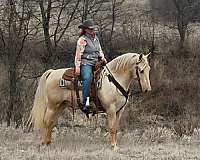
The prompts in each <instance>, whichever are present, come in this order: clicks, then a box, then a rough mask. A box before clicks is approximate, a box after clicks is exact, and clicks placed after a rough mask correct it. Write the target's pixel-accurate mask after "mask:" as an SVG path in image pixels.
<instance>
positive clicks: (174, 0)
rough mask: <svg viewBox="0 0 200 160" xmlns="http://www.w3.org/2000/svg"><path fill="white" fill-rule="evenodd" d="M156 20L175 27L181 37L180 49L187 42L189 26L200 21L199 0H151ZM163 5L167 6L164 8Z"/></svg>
mask: <svg viewBox="0 0 200 160" xmlns="http://www.w3.org/2000/svg"><path fill="white" fill-rule="evenodd" d="M150 4H151V7H152V9H153V11H154V13H155V16H156V19H158V21H160V20H161V21H162V22H169V25H174V26H175V28H176V29H177V30H178V32H179V35H180V43H179V47H180V48H182V47H183V46H184V42H185V35H186V31H187V28H188V24H189V23H191V22H194V21H199V18H198V17H199V15H200V1H198V0H169V1H165V0H150ZM163 4H165V5H164V6H163Z"/></svg>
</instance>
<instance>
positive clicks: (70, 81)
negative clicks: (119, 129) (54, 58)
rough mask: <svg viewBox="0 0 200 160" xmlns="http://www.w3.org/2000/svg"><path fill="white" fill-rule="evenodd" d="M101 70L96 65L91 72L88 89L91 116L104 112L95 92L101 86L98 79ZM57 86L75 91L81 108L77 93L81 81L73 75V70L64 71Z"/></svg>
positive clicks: (99, 66)
mask: <svg viewBox="0 0 200 160" xmlns="http://www.w3.org/2000/svg"><path fill="white" fill-rule="evenodd" d="M102 69H103V67H102V66H101V65H99V64H98V67H97V65H96V66H95V69H94V71H93V80H92V84H91V89H90V100H91V103H92V104H93V105H91V106H92V108H91V113H93V114H96V113H102V112H103V113H104V112H105V109H104V108H103V106H102V105H101V103H100V100H99V98H98V95H97V91H98V89H100V88H101V84H102V81H101V78H100V73H101V71H102ZM59 86H60V87H61V88H63V89H70V90H75V92H76V98H77V102H78V105H79V107H82V104H81V102H80V95H79V91H80V90H82V81H81V77H77V76H76V75H75V68H69V69H66V71H65V72H64V74H63V76H62V78H61V80H60V83H59Z"/></svg>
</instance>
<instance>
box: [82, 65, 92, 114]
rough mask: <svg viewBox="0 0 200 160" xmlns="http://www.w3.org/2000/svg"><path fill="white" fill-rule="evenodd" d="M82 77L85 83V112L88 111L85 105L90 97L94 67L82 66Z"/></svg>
mask: <svg viewBox="0 0 200 160" xmlns="http://www.w3.org/2000/svg"><path fill="white" fill-rule="evenodd" d="M81 77H82V81H83V90H82V93H83V106H84V108H83V109H84V110H87V109H88V108H87V106H86V105H85V103H86V100H87V97H89V96H90V87H91V82H92V66H90V65H81Z"/></svg>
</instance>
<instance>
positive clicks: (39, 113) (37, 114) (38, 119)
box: [29, 69, 53, 129]
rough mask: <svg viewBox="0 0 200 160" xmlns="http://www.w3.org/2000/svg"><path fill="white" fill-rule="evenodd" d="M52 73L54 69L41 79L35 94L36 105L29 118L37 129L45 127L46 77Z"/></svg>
mask: <svg viewBox="0 0 200 160" xmlns="http://www.w3.org/2000/svg"><path fill="white" fill-rule="evenodd" d="M52 71H53V70H52V69H50V70H47V71H46V72H45V73H44V74H43V75H42V76H41V77H40V81H39V84H38V87H37V90H36V93H35V99H34V104H33V108H32V110H31V113H30V117H29V120H31V121H30V123H31V124H33V125H34V128H35V129H41V128H44V127H45V124H44V121H43V119H44V115H45V111H46V79H47V78H46V77H47V76H48V75H49V74H50V73H51V72H52ZM29 125H30V124H29Z"/></svg>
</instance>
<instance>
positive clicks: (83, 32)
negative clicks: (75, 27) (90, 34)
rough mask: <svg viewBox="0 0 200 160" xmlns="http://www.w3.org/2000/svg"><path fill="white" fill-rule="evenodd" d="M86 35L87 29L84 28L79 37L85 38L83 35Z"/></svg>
mask: <svg viewBox="0 0 200 160" xmlns="http://www.w3.org/2000/svg"><path fill="white" fill-rule="evenodd" d="M85 34H86V31H85V29H84V28H82V30H81V33H80V35H79V37H81V36H83V35H85Z"/></svg>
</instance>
